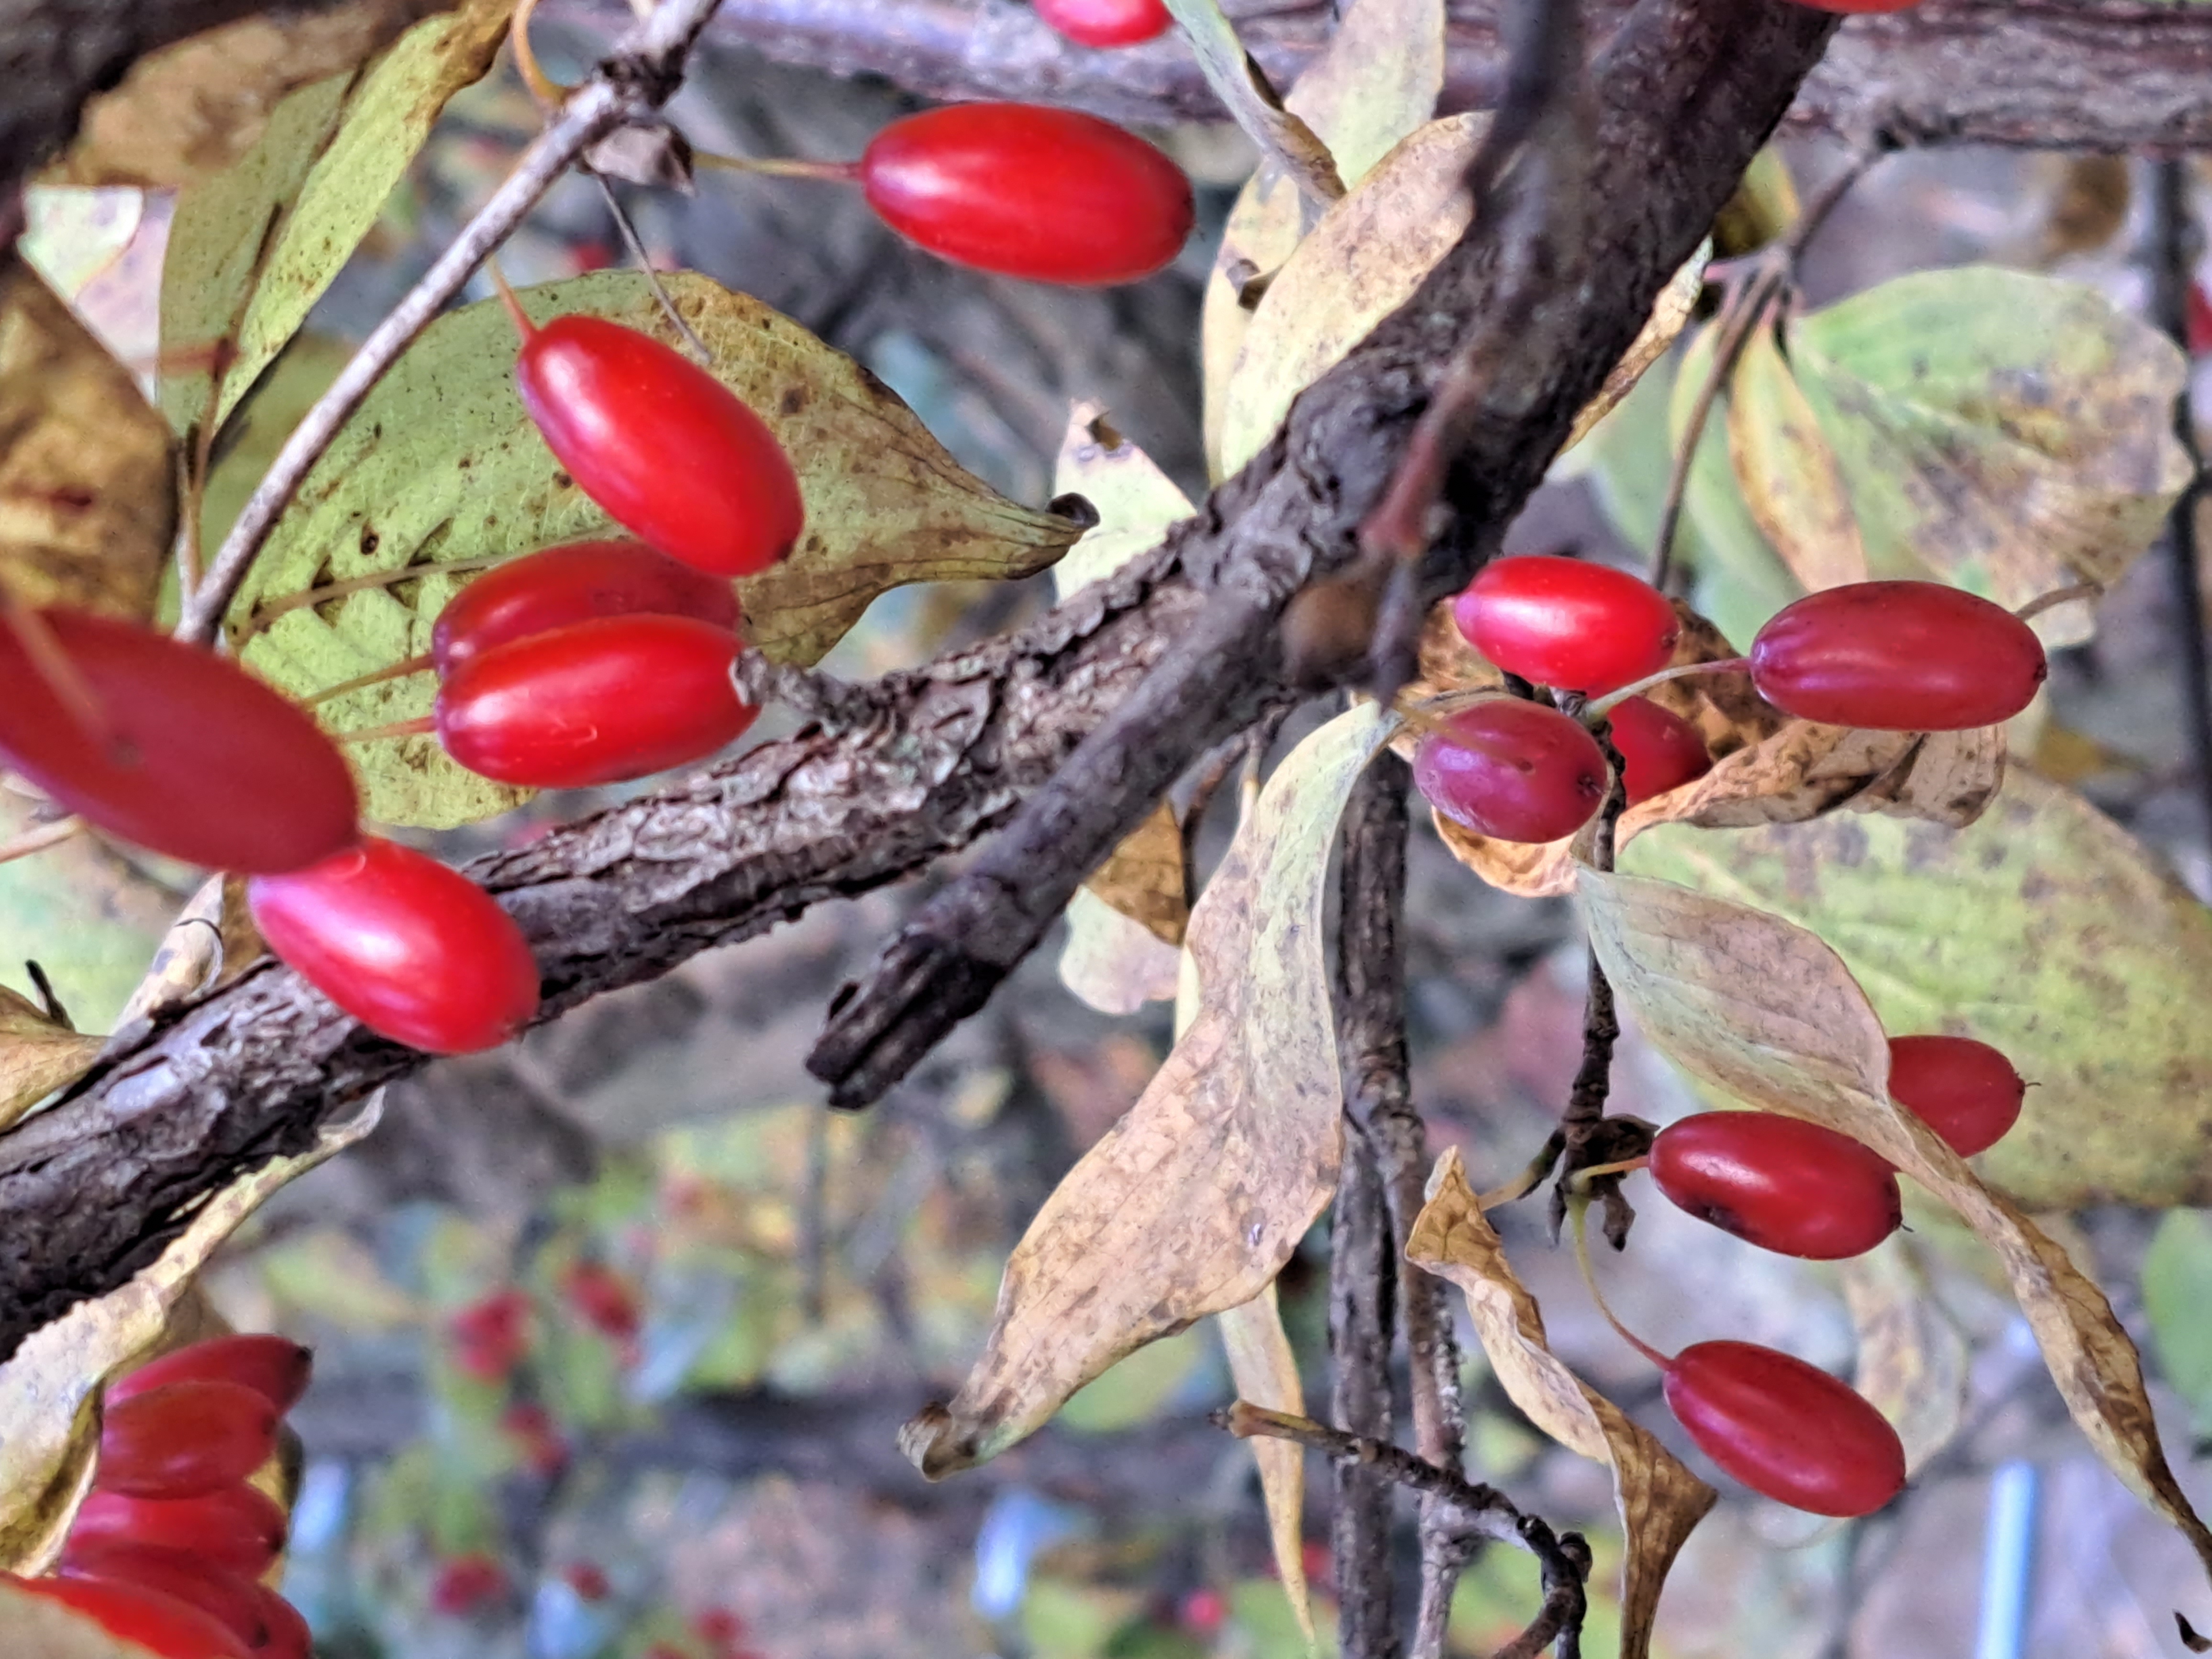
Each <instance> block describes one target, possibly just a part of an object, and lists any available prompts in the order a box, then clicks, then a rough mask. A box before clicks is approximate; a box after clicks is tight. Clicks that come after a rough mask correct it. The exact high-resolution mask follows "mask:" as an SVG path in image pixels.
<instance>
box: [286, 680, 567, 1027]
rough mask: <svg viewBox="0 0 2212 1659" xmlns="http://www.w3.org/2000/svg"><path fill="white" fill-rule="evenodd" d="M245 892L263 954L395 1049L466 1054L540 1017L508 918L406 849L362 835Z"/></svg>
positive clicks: (533, 977) (526, 957) (479, 892)
mask: <svg viewBox="0 0 2212 1659" xmlns="http://www.w3.org/2000/svg"><path fill="white" fill-rule="evenodd" d="M510 648H512V647H510ZM246 902H247V905H248V907H249V908H251V910H252V914H253V921H254V925H255V926H256V927H258V928H259V929H260V930H261V936H262V937H263V938H264V939H266V940H267V941H268V942H269V948H270V950H271V951H275V952H276V955H277V956H278V957H282V958H283V960H284V962H285V963H288V964H289V965H290V966H291V967H292V968H293V969H295V970H297V972H298V973H299V974H300V975H301V977H302V978H303V979H305V980H306V981H307V982H308V983H309V984H311V985H313V987H315V988H316V989H317V990H319V991H320V992H321V993H322V994H324V995H325V996H326V997H328V998H329V999H330V1000H331V1001H332V1002H335V1003H337V1006H339V1007H341V1008H343V1009H344V1010H345V1012H348V1013H349V1014H351V1015H352V1016H353V1017H354V1018H356V1019H357V1020H359V1021H360V1022H361V1023H362V1024H364V1025H366V1026H368V1028H369V1030H373V1031H374V1032H376V1033H377V1034H378V1035H380V1036H386V1037H390V1038H391V1039H392V1041H393V1042H404V1043H406V1044H408V1045H409V1046H410V1048H421V1049H423V1050H425V1051H426V1052H428V1053H430V1054H472V1053H474V1052H476V1051H477V1050H478V1049H481V1048H497V1047H498V1046H499V1045H500V1044H501V1043H502V1042H506V1041H507V1039H508V1038H510V1037H512V1036H514V1035H515V1033H517V1032H518V1031H520V1030H521V1029H522V1028H523V1027H524V1026H525V1025H526V1024H529V1023H530V1018H531V1016H532V1015H533V1014H535V1013H536V1012H538V964H537V963H536V962H535V961H534V960H533V959H532V957H531V954H530V945H529V943H528V942H527V941H526V939H524V938H523V937H522V930H521V929H520V927H516V926H515V924H514V918H513V917H512V916H510V915H507V912H506V911H504V910H502V909H501V908H499V905H498V903H497V902H495V900H494V899H493V898H492V896H491V895H490V894H489V893H487V892H485V891H484V890H483V888H481V887H479V886H477V884H475V883H474V882H472V881H471V880H470V879H469V878H467V877H466V876H464V875H462V874H460V873H459V872H458V871H454V870H449V869H447V867H446V866H444V865H442V864H441V863H439V862H438V860H435V859H434V858H430V857H428V856H426V855H425V854H421V853H417V852H416V851H415V850H414V849H413V848H406V847H402V846H400V845H399V844H398V842H389V841H384V840H380V839H379V838H378V837H376V836H364V837H362V842H361V844H360V845H359V846H357V847H353V848H348V849H347V850H346V851H344V852H343V853H340V854H338V855H337V857H335V858H331V859H325V860H324V861H323V862H322V863H320V864H319V865H316V866H314V867H313V869H309V870H302V871H301V872H299V873H298V874H296V875H289V876H257V877H256V878H254V879H253V880H252V881H251V882H248V883H247V884H246Z"/></svg>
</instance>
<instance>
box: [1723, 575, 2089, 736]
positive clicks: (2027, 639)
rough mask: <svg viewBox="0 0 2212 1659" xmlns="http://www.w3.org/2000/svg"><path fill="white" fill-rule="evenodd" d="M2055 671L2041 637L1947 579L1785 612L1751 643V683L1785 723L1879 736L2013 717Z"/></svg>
mask: <svg viewBox="0 0 2212 1659" xmlns="http://www.w3.org/2000/svg"><path fill="white" fill-rule="evenodd" d="M2049 671H2050V667H2049V665H2048V663H2046V662H2045V659H2044V654H2043V641H2040V640H2039V639H2037V638H2036V637H2035V630H2034V629H2032V628H2030V627H2029V626H2028V625H2027V623H2024V622H2022V621H2021V619H2020V618H2019V617H2015V616H2014V615H2013V614H2012V612H2011V611H2007V610H2006V609H2005V608H2004V607H2003V606H2002V605H1992V604H1990V601H1989V600H1987V599H1981V598H1979V597H1978V596H1977V595H1975V594H1972V593H1969V592H1966V590H1965V589H1963V588H1958V587H1953V586H1949V585H1948V584H1947V583H1944V582H1917V581H1881V582H1853V583H1851V584H1850V586H1845V587H1829V588H1824V589H1822V590H1821V591H1820V592H1818V593H1808V594H1807V595H1806V596H1805V597H1804V598H1803V599H1799V600H1798V601H1796V603H1795V604H1794V605H1787V606H1784V608H1783V609H1782V610H1781V611H1777V612H1776V613H1775V615H1774V616H1773V617H1771V618H1770V619H1769V621H1768V622H1767V624H1766V626H1765V627H1764V628H1762V629H1759V637H1758V638H1757V639H1755V640H1753V641H1752V646H1751V678H1752V684H1753V685H1755V686H1757V687H1758V688H1759V696H1762V697H1764V698H1765V699H1766V700H1767V702H1771V703H1772V704H1773V705H1774V706H1775V707H1776V708H1779V709H1781V710H1782V711H1783V712H1784V714H1795V715H1796V716H1797V717H1798V718H1799V719H1801V720H1819V721H1821V722H1822V723H1823V724H1825V725H1828V726H1860V727H1863V728H1864V729H1866V730H1869V731H1875V732H1963V731H1967V730H1970V729H1972V728H1973V727H1975V726H1995V725H1997V724H1998V723H1999V722H2001V721H2003V720H2010V719H2011V718H2012V717H2013V716H2014V715H2015V714H2018V713H2020V711H2021V709H2023V708H2027V705H2028V704H2029V703H2030V702H2032V701H2033V699H2034V696H2035V692H2036V688H2037V687H2038V686H2039V685H2041V684H2043V679H2044V676H2045V674H2046V673H2048V672H2049Z"/></svg>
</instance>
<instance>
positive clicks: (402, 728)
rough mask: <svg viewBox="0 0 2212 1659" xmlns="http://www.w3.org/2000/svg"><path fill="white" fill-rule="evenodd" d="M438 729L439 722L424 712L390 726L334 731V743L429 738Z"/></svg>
mask: <svg viewBox="0 0 2212 1659" xmlns="http://www.w3.org/2000/svg"><path fill="white" fill-rule="evenodd" d="M437 729H438V723H437V721H436V720H434V719H432V718H431V717H430V716H429V715H428V714H424V715H422V716H421V717H420V718H419V719H416V720H394V721H392V724H391V725H389V726H363V727H362V729H361V730H360V731H358V732H333V733H332V734H331V742H333V743H382V742H383V741H385V739H386V738H427V737H428V736H429V735H430V733H432V732H435V731H436V730H437Z"/></svg>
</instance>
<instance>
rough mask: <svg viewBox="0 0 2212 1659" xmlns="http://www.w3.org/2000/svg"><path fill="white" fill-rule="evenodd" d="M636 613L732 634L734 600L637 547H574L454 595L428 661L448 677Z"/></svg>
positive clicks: (704, 577) (722, 586)
mask: <svg viewBox="0 0 2212 1659" xmlns="http://www.w3.org/2000/svg"><path fill="white" fill-rule="evenodd" d="M639 611H644V612H646V613H647V614H648V615H652V616H657V617H694V618H696V620H698V621H700V622H702V623H711V624H712V625H713V626H714V627H716V628H720V629H727V630H728V631H730V632H732V633H734V632H736V631H737V626H738V596H737V594H736V593H735V592H732V590H731V587H730V584H729V582H728V581H727V580H725V579H723V578H721V577H719V576H710V575H708V574H706V573H705V572H704V571H701V570H695V569H693V568H691V567H690V565H687V564H681V563H678V562H677V561H676V560H674V559H671V558H670V557H668V556H667V555H665V554H664V553H656V552H654V551H653V549H651V548H649V547H647V545H646V544H644V543H642V542H572V543H570V544H568V546H565V547H549V548H547V549H545V550H544V551H543V552H539V553H532V554H529V555H527V556H525V557H522V558H520V559H514V560H511V561H509V562H507V563H506V564H502V565H499V566H496V567H495V568H492V569H490V570H487V571H485V572H484V574H483V575H481V576H479V577H477V579H476V580H474V581H472V582H471V583H470V584H469V585H468V586H466V587H465V588H463V589H462V590H461V591H460V592H459V593H457V594H455V595H454V596H453V599H452V601H451V602H450V603H449V604H448V605H447V606H446V608H445V609H444V610H443V611H440V612H439V613H438V621H437V625H436V626H435V628H433V629H431V631H430V661H431V663H432V665H434V666H435V668H436V669H437V671H438V672H439V673H440V674H449V673H451V672H452V671H453V670H454V669H456V668H458V667H459V666H460V665H461V664H463V663H465V662H466V661H467V660H468V659H470V658H471V657H474V656H477V655H480V654H481V653H483V652H486V651H489V650H490V649H491V648H492V647H494V646H499V645H505V644H506V643H507V641H509V640H520V639H526V638H528V637H529V636H530V635H532V634H548V633H550V632H551V631H552V630H553V629H556V628H566V627H568V626H569V625H570V624H571V623H580V622H591V621H592V620H594V619H596V618H598V617H625V616H630V615H633V614H635V613H636V612H639Z"/></svg>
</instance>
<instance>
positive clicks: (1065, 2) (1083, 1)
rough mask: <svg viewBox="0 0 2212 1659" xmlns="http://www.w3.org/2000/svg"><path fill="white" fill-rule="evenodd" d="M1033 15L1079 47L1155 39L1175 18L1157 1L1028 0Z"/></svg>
mask: <svg viewBox="0 0 2212 1659" xmlns="http://www.w3.org/2000/svg"><path fill="white" fill-rule="evenodd" d="M1032 3H1034V4H1035V5H1036V13H1037V15H1038V16H1040V17H1042V18H1043V19H1044V21H1046V22H1048V23H1049V24H1050V25H1051V26H1052V27H1054V28H1055V29H1057V30H1058V31H1059V32H1060V33H1062V34H1064V35H1066V37H1067V38H1068V39H1069V40H1073V41H1074V42H1075V43H1076V44H1077V45H1078V46H1136V45H1138V44H1139V42H1141V41H1146V40H1154V39H1157V38H1158V36H1160V35H1162V34H1164V33H1167V31H1168V30H1169V29H1170V27H1173V26H1174V23H1175V18H1174V17H1173V16H1172V15H1170V13H1169V11H1168V9H1167V8H1166V7H1165V6H1164V5H1162V4H1161V3H1160V0H1032Z"/></svg>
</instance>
